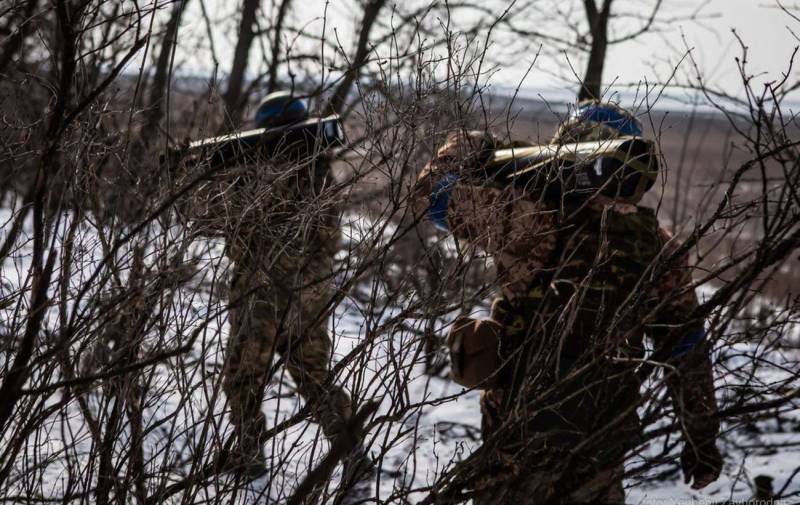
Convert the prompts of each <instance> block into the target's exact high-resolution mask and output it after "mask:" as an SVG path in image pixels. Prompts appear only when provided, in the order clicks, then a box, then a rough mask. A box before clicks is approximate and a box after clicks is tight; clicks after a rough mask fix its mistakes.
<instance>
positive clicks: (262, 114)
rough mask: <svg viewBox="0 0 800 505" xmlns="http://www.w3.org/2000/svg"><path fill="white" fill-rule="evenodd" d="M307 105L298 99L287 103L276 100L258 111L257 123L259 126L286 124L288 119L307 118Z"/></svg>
mask: <svg viewBox="0 0 800 505" xmlns="http://www.w3.org/2000/svg"><path fill="white" fill-rule="evenodd" d="M305 114H306V105H305V104H304V103H303V101H302V100H299V99H297V98H295V99H291V100H288V103H287V101H283V100H275V101H274V102H271V103H266V104H264V105H262V106H261V107H259V108H258V110H257V111H256V117H255V123H256V125H259V126H267V125H275V126H280V125H281V124H285V123H286V120H285V119H288V118H297V117H302V116H305Z"/></svg>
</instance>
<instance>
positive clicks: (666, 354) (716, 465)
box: [648, 230, 722, 489]
mask: <svg viewBox="0 0 800 505" xmlns="http://www.w3.org/2000/svg"><path fill="white" fill-rule="evenodd" d="M660 235H661V239H662V241H663V243H664V251H663V254H664V256H663V257H664V258H669V257H671V256H673V252H674V251H675V250H676V248H677V247H678V245H679V244H677V243H676V242H675V241H674V240H672V238H671V237H670V235H669V233H667V232H666V231H664V230H660ZM655 290H656V293H654V294H655V299H656V300H660V301H666V302H665V303H663V304H662V305H661V306H660V307H659V309H658V311H657V314H656V317H655V320H654V323H655V324H653V325H651V326H649V327H648V335H649V336H650V337H651V338H652V339H653V341H654V348H655V355H656V356H658V357H660V358H661V359H665V360H666V361H668V362H669V363H670V364H671V365H672V366H674V372H670V371H667V379H666V381H667V389H668V393H669V395H670V397H671V399H672V403H673V406H674V408H675V411H676V413H677V414H678V418H679V421H680V423H681V430H682V432H683V436H684V441H685V445H684V451H683V454H682V455H681V463H682V466H683V471H684V476H685V479H686V482H687V483H689V482H690V481H691V480H692V479H694V484H693V486H692V487H694V488H696V489H699V488H702V487H705V486H706V485H708V484H710V483H711V482H713V481H714V480H716V479H717V477H718V476H719V473H720V470H721V466H722V460H721V457H720V455H719V451H718V450H717V448H716V444H715V439H716V436H717V433H718V432H719V421H718V420H717V418H716V413H717V402H716V398H715V395H714V375H713V367H712V364H711V357H710V353H711V344H710V342H708V341H707V340H706V334H705V326H704V321H703V319H702V318H696V317H695V318H693V316H692V314H693V313H694V312H695V309H697V306H698V301H697V295H696V294H695V292H694V287H693V283H692V274H691V269H690V268H689V265H688V258H687V257H685V256H684V257H679V258H675V259H674V260H673V261H672V263H671V264H670V265H668V268H667V270H666V272H665V274H664V277H663V278H662V279H659V280H658V282H657V283H656V288H655Z"/></svg>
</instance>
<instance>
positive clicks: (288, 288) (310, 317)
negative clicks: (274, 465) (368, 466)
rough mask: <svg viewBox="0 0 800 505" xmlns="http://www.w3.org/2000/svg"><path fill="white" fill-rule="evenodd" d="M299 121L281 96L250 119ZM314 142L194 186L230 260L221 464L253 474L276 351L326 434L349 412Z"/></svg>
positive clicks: (329, 230) (260, 463)
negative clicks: (334, 329) (341, 382)
mask: <svg viewBox="0 0 800 505" xmlns="http://www.w3.org/2000/svg"><path fill="white" fill-rule="evenodd" d="M303 119H307V110H306V106H305V104H304V103H303V102H302V101H301V100H299V99H297V98H293V97H292V96H291V95H290V94H288V93H285V92H278V93H272V94H270V95H269V96H267V98H266V99H265V100H264V101H263V102H262V103H261V105H260V106H259V107H258V109H257V111H256V117H255V122H256V126H257V127H259V128H276V127H281V126H285V125H289V124H293V123H296V122H298V121H301V120H303ZM312 144H313V143H308V142H299V143H297V144H292V145H286V146H283V148H282V149H281V152H280V153H277V154H276V153H272V152H271V153H269V159H257V160H251V161H249V162H247V163H245V164H242V165H238V166H234V167H232V168H229V169H228V168H226V169H225V171H224V173H222V174H221V175H220V176H219V177H218V178H216V179H215V180H213V181H211V182H209V183H208V184H207V187H206V188H205V191H201V194H202V197H201V200H202V202H203V204H204V205H206V209H205V211H204V212H201V213H200V214H201V215H202V214H204V215H205V216H206V217H207V218H208V219H207V221H206V222H205V224H206V225H207V226H208V227H209V228H210V229H211V230H212V231H222V233H223V234H224V236H225V241H226V243H225V251H226V254H227V256H228V257H229V258H230V260H231V262H232V263H233V275H232V279H231V286H230V296H229V299H230V305H231V309H230V313H229V320H230V335H229V337H228V348H227V355H226V357H225V364H224V369H223V382H222V387H223V390H224V391H225V394H226V396H227V397H228V404H229V406H230V416H231V417H230V418H231V421H232V424H233V426H234V435H235V445H234V447H233V450H232V452H231V454H230V456H229V458H227V461H226V464H225V466H226V467H227V468H231V469H234V470H236V471H239V472H243V473H245V474H248V475H250V476H258V475H260V474H263V473H264V472H265V471H266V465H265V458H264V454H263V445H264V443H265V441H266V440H265V434H266V430H267V426H266V419H265V416H264V414H263V412H262V410H261V404H262V401H263V399H264V392H265V387H266V385H267V383H268V382H269V380H270V378H271V377H272V375H273V372H274V370H273V362H274V361H275V360H274V358H275V357H276V355H277V356H278V357H279V358H280V361H279V362H282V363H283V364H285V366H286V370H288V372H289V374H290V375H291V376H292V378H293V379H294V381H295V383H296V385H297V390H298V392H299V393H300V395H301V396H302V397H303V398H304V399H305V401H306V403H307V405H308V406H309V407H310V410H311V414H312V416H313V418H314V419H315V420H316V421H317V422H318V423H319V424H320V425H321V427H322V431H323V432H324V434H325V436H326V437H328V438H329V439H332V438H333V437H335V436H336V435H337V434H339V433H340V432H341V431H342V430H343V429H344V428H345V426H346V424H347V421H348V419H349V418H350V416H351V405H350V398H349V396H348V395H347V393H346V392H345V391H344V390H343V389H342V388H341V387H340V386H338V385H336V384H334V383H332V382H331V377H329V372H330V368H329V362H330V360H331V357H332V348H331V339H330V336H329V335H328V330H327V328H326V326H327V321H328V318H329V316H330V314H331V311H332V308H333V300H334V287H333V280H334V279H333V278H334V272H333V258H334V255H335V254H336V252H337V251H338V249H339V231H338V219H339V209H338V207H337V205H336V202H335V201H333V200H334V199H333V198H332V197H331V196H330V192H329V191H328V189H329V186H330V183H331V177H332V176H331V169H330V163H329V160H328V159H327V158H326V157H325V154H324V153H320V152H318V146H314V145H312ZM197 222H198V224H199V225H200V226H203V224H204V221H203V219H202V218H200V219H198V220H197ZM359 455H360V457H361V458H367V456H366V455H365V454H364V453H363V452H361V453H359Z"/></svg>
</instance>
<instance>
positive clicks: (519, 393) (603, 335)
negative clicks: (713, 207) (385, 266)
mask: <svg viewBox="0 0 800 505" xmlns="http://www.w3.org/2000/svg"><path fill="white" fill-rule="evenodd" d="M623 135H624V136H639V137H640V136H641V135H642V127H641V124H640V123H639V121H638V120H637V119H636V118H635V116H633V115H632V114H630V113H629V112H627V111H625V110H623V109H621V108H619V107H617V106H615V105H613V104H609V103H600V102H596V101H592V102H584V103H581V104H579V105H578V107H577V109H576V111H575V113H574V114H573V115H572V116H571V117H570V118H569V119H568V120H567V121H566V122H565V123H564V124H562V125H561V127H560V128H559V129H558V132H557V134H556V135H555V137H554V139H553V143H554V144H559V145H561V144H563V143H568V142H581V141H591V140H593V141H602V140H607V139H614V138H618V137H620V136H623ZM497 147H499V146H498V142H497V139H496V138H494V137H493V136H491V135H489V134H485V133H482V132H459V133H455V134H451V135H450V136H449V138H448V139H447V142H446V144H445V145H444V147H442V148H441V149H440V150H439V151H438V154H437V156H436V158H435V159H433V160H432V161H431V162H430V163H429V164H428V165H427V166H426V167H425V168H424V169H423V171H422V172H421V174H420V176H419V187H420V188H421V190H420V192H419V193H417V194H418V195H420V196H421V198H420V200H421V201H422V206H423V207H424V208H426V209H428V211H429V213H430V217H431V219H432V220H433V221H434V223H435V224H437V225H438V226H439V227H446V228H448V229H449V230H451V232H452V233H453V235H454V236H455V237H456V238H457V239H460V240H464V241H466V243H467V244H468V245H470V246H472V247H479V248H481V249H483V250H485V251H486V252H488V253H489V254H491V255H492V256H493V258H494V259H495V264H496V267H497V274H498V286H497V296H496V299H495V301H494V303H493V305H492V311H491V319H488V320H483V321H475V320H471V319H468V318H460V319H459V320H457V321H456V323H455V324H454V326H453V329H452V330H451V334H450V336H449V337H448V339H449V343H450V344H451V356H452V357H453V358H454V359H453V367H454V375H456V379H459V377H458V375H459V374H461V377H460V378H461V379H462V383H467V384H469V385H473V384H477V385H478V386H479V387H481V388H482V389H484V391H483V392H482V396H481V410H482V418H483V421H482V434H483V439H484V456H483V459H482V467H481V469H480V470H476V473H475V474H474V479H472V482H471V484H470V485H469V486H470V487H472V492H473V503H475V504H476V505H478V504H480V505H486V504H504V503H514V504H515V505H522V504H528V503H531V504H532V503H536V504H557V503H609V504H621V503H624V491H623V486H622V474H623V462H624V455H625V453H626V452H627V451H628V450H630V449H632V448H633V447H635V445H636V441H637V436H638V435H639V433H640V426H639V424H640V423H639V419H638V417H637V414H636V407H637V406H638V405H639V404H640V402H641V398H640V397H639V387H640V385H641V381H642V380H643V375H644V373H643V371H642V370H641V369H637V367H638V365H640V364H641V358H642V357H643V356H644V354H645V350H644V345H643V337H644V335H645V334H646V335H647V337H649V338H650V339H651V340H652V342H653V345H654V348H655V353H654V355H653V357H652V359H653V360H658V361H666V362H667V363H668V364H667V365H666V366H665V374H666V377H667V388H668V392H669V394H670V396H671V398H672V402H673V405H674V409H675V411H676V413H677V415H678V417H679V419H680V425H681V428H682V433H683V439H684V449H683V453H682V455H681V465H682V469H683V472H684V476H685V480H686V482H687V483H689V482H691V481H693V486H692V487H693V488H695V489H699V488H702V487H705V486H706V485H708V484H709V483H711V482H713V481H714V480H716V479H717V477H718V476H719V473H720V470H721V465H722V458H721V456H720V454H719V452H718V450H717V447H716V444H715V437H716V435H717V432H718V429H719V425H718V422H717V421H716V420H715V418H714V414H715V412H716V401H715V398H714V387H713V377H712V368H711V363H710V359H709V351H710V345H709V343H708V342H706V341H705V330H704V321H703V319H702V318H701V317H697V316H696V314H695V309H696V308H697V306H698V302H697V299H696V296H695V293H694V289H693V286H692V278H691V271H690V270H689V268H688V266H687V258H686V256H685V255H683V256H681V257H673V256H675V255H674V254H673V253H674V252H676V250H677V248H678V244H677V243H676V241H675V240H674V239H672V238H671V237H670V236H669V234H668V233H667V232H665V231H664V230H663V229H662V228H660V227H659V224H658V220H657V219H656V216H655V212H654V211H653V210H652V209H649V208H646V207H643V206H637V205H636V204H637V203H638V201H637V199H636V198H632V199H629V200H627V201H626V200H625V199H621V198H608V197H606V196H603V195H601V194H599V192H598V193H595V194H594V195H593V196H591V197H588V198H586V197H583V198H582V199H579V200H577V201H575V200H571V199H570V198H566V197H565V198H560V199H558V198H556V199H553V198H550V197H546V196H545V195H543V194H536V193H535V192H530V191H526V190H523V189H520V188H518V187H514V186H507V187H497V186H494V185H492V184H490V183H488V182H487V183H485V184H482V183H481V182H479V181H476V179H475V176H474V174H475V173H476V168H478V167H480V166H481V165H482V162H483V160H482V157H483V156H484V155H485V154H486V153H487V152H491V150H493V149H495V148H497ZM465 174H470V175H469V177H465V176H464V175H465ZM487 342H489V343H490V344H487ZM468 346H472V348H473V349H476V348H477V349H479V352H476V353H475V354H473V355H466V354H462V353H463V349H466V348H467V347H468ZM480 349H483V350H480ZM486 349H488V351H487V350H486ZM465 360H466V361H465ZM465 377H467V378H466V379H465ZM470 381H471V382H470Z"/></svg>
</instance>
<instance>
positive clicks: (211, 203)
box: [184, 157, 339, 271]
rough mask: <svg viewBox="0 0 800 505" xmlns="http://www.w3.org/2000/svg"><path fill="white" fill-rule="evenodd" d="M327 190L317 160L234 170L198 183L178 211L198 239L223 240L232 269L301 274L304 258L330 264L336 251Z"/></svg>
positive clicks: (325, 167)
mask: <svg viewBox="0 0 800 505" xmlns="http://www.w3.org/2000/svg"><path fill="white" fill-rule="evenodd" d="M330 186H331V170H330V163H329V161H328V160H327V159H324V158H322V157H319V158H317V159H315V160H309V161H306V162H303V163H288V162H284V163H269V162H263V163H255V164H250V165H241V166H234V167H230V168H225V169H223V170H222V171H220V172H219V173H217V174H215V175H214V176H213V178H211V179H210V180H208V181H204V182H203V184H202V185H201V186H200V187H199V188H198V190H197V191H195V192H194V193H193V194H192V195H191V197H190V198H189V199H188V201H187V202H185V205H184V207H185V208H186V209H187V214H188V217H189V218H190V219H191V220H192V222H193V225H194V227H195V229H196V230H197V231H198V232H199V233H200V234H203V235H217V236H223V237H224V238H225V242H226V244H225V246H226V253H227V254H228V256H229V257H230V258H231V259H232V260H233V261H234V262H236V263H237V265H239V266H242V265H247V266H248V268H250V269H251V270H254V269H259V270H262V271H271V270H274V267H276V266H281V265H282V266H283V267H286V268H290V267H291V265H295V267H296V268H298V269H302V268H304V267H303V264H304V259H306V258H309V257H313V258H316V259H319V260H322V259H324V262H327V263H330V262H331V259H332V257H333V255H334V254H335V253H336V251H337V250H338V245H339V233H338V219H339V208H338V205H337V204H336V200H337V199H336V198H334V197H331V194H330ZM284 263H286V265H283V264H284Z"/></svg>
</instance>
